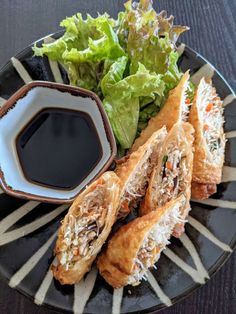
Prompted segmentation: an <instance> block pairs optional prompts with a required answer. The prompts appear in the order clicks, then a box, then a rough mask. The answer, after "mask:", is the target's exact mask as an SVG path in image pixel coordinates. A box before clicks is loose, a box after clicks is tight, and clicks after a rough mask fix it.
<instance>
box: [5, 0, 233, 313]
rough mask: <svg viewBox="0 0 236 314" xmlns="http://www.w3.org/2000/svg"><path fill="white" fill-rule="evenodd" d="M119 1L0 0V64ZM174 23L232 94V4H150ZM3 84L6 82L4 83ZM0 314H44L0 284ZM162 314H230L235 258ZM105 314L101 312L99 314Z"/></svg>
mask: <svg viewBox="0 0 236 314" xmlns="http://www.w3.org/2000/svg"><path fill="white" fill-rule="evenodd" d="M124 2H125V1H122V0H85V1H84V0H83V1H82V0H1V1H0V66H2V65H4V63H5V62H7V61H8V59H9V58H10V57H11V56H13V55H14V54H16V53H17V52H19V51H20V50H22V49H23V48H24V47H26V46H27V45H28V44H30V43H31V42H33V41H35V40H37V39H38V38H41V37H44V36H45V35H47V34H49V33H53V32H55V31H57V30H58V29H59V27H58V25H59V22H60V21H61V20H62V19H63V18H64V17H65V16H71V15H73V14H74V13H76V12H78V11H80V12H82V13H86V12H89V13H90V14H91V15H93V16H94V15H96V13H97V12H101V13H102V12H104V11H107V12H108V13H109V14H110V15H111V16H114V17H115V16H116V15H117V12H118V11H120V10H121V9H122V7H123V3H124ZM157 4H158V6H159V7H158V8H159V9H166V10H167V11H168V12H169V13H171V14H173V15H174V16H175V17H176V23H177V24H178V23H179V24H185V25H188V26H190V28H191V31H189V32H188V33H187V34H185V35H184V36H183V37H182V41H184V42H185V43H187V44H189V45H190V46H191V47H192V48H194V49H195V50H197V51H198V52H199V53H201V54H202V55H203V56H205V57H206V58H207V59H208V60H210V61H211V62H212V64H213V65H214V66H215V67H216V68H217V69H218V70H219V71H220V72H221V73H222V74H223V75H224V76H225V78H226V79H227V80H228V82H229V83H230V85H231V86H232V87H233V89H234V90H236V19H235V15H236V0H159V1H157V0H154V6H155V7H157ZM6 84H7V82H6ZM0 313H1V314H29V313H35V314H50V313H55V312H54V311H51V310H48V309H45V308H40V307H37V306H36V305H35V304H33V303H32V301H30V300H28V299H27V298H25V297H24V296H21V295H20V294H19V293H18V292H16V291H14V290H12V289H10V288H9V287H8V286H7V285H6V284H5V283H2V282H0ZM162 313H163V314H173V313H178V314H184V313H192V314H200V313H204V314H205V313H207V314H214V313H217V314H228V313H229V314H233V313H236V254H235V253H234V254H233V255H232V256H231V258H230V259H229V260H228V261H227V262H226V264H225V265H224V266H223V267H222V268H221V270H220V271H219V272H218V273H217V274H216V275H215V276H214V277H213V278H212V279H211V280H210V282H208V283H207V284H206V285H205V286H203V287H202V288H200V289H198V290H197V291H196V292H195V293H193V294H192V295H191V296H189V297H188V298H186V299H185V300H184V301H182V302H180V303H178V304H176V305H174V306H172V307H171V308H169V309H166V310H163V311H162ZM104 314H106V313H104Z"/></svg>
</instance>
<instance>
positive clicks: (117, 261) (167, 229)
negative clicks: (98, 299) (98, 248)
mask: <svg viewBox="0 0 236 314" xmlns="http://www.w3.org/2000/svg"><path fill="white" fill-rule="evenodd" d="M185 202H186V200H185V196H184V195H181V196H180V197H179V198H177V199H175V200H172V201H171V202H169V203H168V204H166V205H165V206H163V207H161V208H159V210H158V211H152V212H150V213H149V214H147V215H145V216H142V217H139V218H136V219H135V220H133V221H131V222H130V223H128V224H127V225H124V226H122V227H121V228H120V229H119V230H118V231H117V232H116V233H115V234H114V235H113V237H112V238H111V239H110V240H109V242H108V246H107V248H106V249H105V251H104V252H103V253H102V254H101V255H100V256H99V258H98V262H97V265H98V269H99V272H100V274H101V275H102V276H103V278H104V279H105V280H106V281H107V282H108V283H109V284H110V285H111V286H112V287H113V288H120V287H123V286H126V285H133V286H136V285H138V284H139V283H140V281H141V280H142V279H143V278H145V275H146V272H147V270H148V268H150V267H153V265H154V264H155V263H156V262H157V261H158V259H159V257H160V253H161V251H162V250H163V249H165V247H166V245H168V244H169V239H170V237H171V233H172V231H173V228H174V226H175V225H176V224H177V223H179V222H181V207H182V204H183V203H185Z"/></svg>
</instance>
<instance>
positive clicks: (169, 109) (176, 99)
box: [131, 71, 189, 152]
mask: <svg viewBox="0 0 236 314" xmlns="http://www.w3.org/2000/svg"><path fill="white" fill-rule="evenodd" d="M188 80H189V71H187V72H185V74H184V75H183V77H182V79H181V80H180V82H179V84H178V85H177V86H176V87H175V88H174V89H172V90H171V91H170V92H169V96H168V98H167V101H166V103H165V104H164V106H163V108H162V109H161V111H160V112H159V113H158V114H157V115H156V116H155V117H154V118H151V119H150V120H149V122H148V126H147V127H146V128H145V129H144V130H143V131H142V132H141V135H140V137H138V138H137V139H136V140H135V142H134V144H133V146H132V148H131V152H134V151H136V150H137V149H138V148H139V147H140V146H141V145H143V144H144V143H145V142H146V141H147V140H148V138H149V137H150V136H151V135H152V134H153V132H155V131H156V130H159V129H160V128H162V127H163V126H164V125H165V126H166V128H167V131H169V130H170V129H171V128H172V126H173V125H174V124H175V123H176V122H178V121H181V114H182V108H181V104H182V103H183V101H184V94H185V92H186V88H187V83H188Z"/></svg>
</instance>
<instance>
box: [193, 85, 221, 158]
mask: <svg viewBox="0 0 236 314" xmlns="http://www.w3.org/2000/svg"><path fill="white" fill-rule="evenodd" d="M199 109H200V118H201V121H203V136H204V138H205V140H206V143H207V147H208V150H209V152H210V153H211V154H212V155H213V158H214V159H215V161H216V162H217V161H218V160H219V159H220V158H221V156H222V154H223V153H224V147H225V137H224V131H223V124H224V117H223V102H222V101H221V100H220V98H219V97H218V96H217V94H216V92H215V89H214V88H213V87H212V86H211V85H209V84H207V83H204V85H203V89H202V94H201V98H200V100H199Z"/></svg>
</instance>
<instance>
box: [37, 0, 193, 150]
mask: <svg viewBox="0 0 236 314" xmlns="http://www.w3.org/2000/svg"><path fill="white" fill-rule="evenodd" d="M173 19H174V18H173V16H170V17H167V14H166V12H165V11H162V12H160V13H157V12H156V11H155V10H154V9H153V7H152V1H151V0H140V2H139V3H136V2H133V1H131V0H129V1H127V2H126V3H125V11H124V12H120V13H119V15H118V18H117V19H113V18H111V17H110V16H109V15H108V14H103V15H99V16H98V17H96V18H93V17H91V16H90V15H87V17H86V19H83V17H82V15H81V14H80V13H78V14H76V15H74V16H72V17H67V18H66V19H64V20H63V21H62V22H61V23H60V26H62V27H63V28H65V32H64V34H63V35H62V36H61V37H60V38H59V39H57V40H55V41H54V42H52V43H45V44H42V47H37V46H36V45H35V46H34V48H33V50H34V54H35V55H36V56H43V55H46V56H47V57H48V58H49V59H50V60H54V61H58V62H59V64H60V65H61V66H62V67H63V68H64V69H65V70H66V72H67V75H68V78H69V81H70V84H71V85H75V86H79V87H82V88H86V89H89V90H92V91H94V92H96V93H97V94H98V95H99V96H100V97H101V99H102V101H103V104H104V107H105V109H106V112H107V114H108V117H109V120H110V123H111V126H112V129H113V131H114V134H115V137H116V140H117V144H118V145H119V147H120V148H121V149H123V150H124V149H128V148H130V147H131V145H132V144H133V141H134V139H135V137H136V136H137V135H138V134H139V132H140V131H141V130H142V129H143V128H145V127H146V125H147V122H148V120H149V119H150V118H151V117H153V116H155V115H156V113H157V112H158V111H159V110H160V107H161V106H162V104H163V103H164V100H165V99H166V97H167V95H168V92H169V91H170V90H171V89H173V88H174V87H175V86H176V85H177V84H178V82H179V80H180V78H181V76H182V73H181V71H180V70H179V68H178V65H177V61H178V57H179V56H178V53H177V51H176V46H175V44H176V41H177V39H178V37H179V35H180V34H181V33H183V32H185V31H186V30H188V27H186V26H176V25H173Z"/></svg>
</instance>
